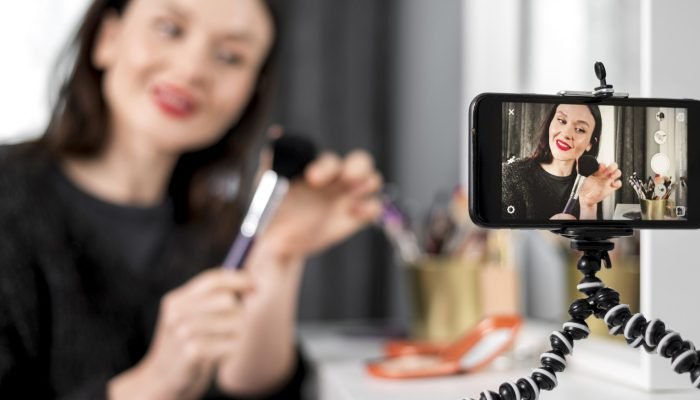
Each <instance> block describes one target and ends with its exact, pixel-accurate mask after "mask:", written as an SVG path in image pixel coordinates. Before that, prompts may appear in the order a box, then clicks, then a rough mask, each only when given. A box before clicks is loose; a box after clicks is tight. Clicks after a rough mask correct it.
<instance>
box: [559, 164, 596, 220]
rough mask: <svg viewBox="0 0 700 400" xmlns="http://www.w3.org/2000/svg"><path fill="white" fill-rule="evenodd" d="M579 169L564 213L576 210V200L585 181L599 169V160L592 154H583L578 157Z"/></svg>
mask: <svg viewBox="0 0 700 400" xmlns="http://www.w3.org/2000/svg"><path fill="white" fill-rule="evenodd" d="M577 169H578V175H577V176H576V181H574V187H572V188H571V194H570V195H569V200H568V201H567V202H566V206H565V207H564V211H562V213H563V214H571V213H573V212H574V207H576V201H578V195H579V192H580V191H581V186H583V181H584V180H586V178H587V177H589V176H591V175H593V174H594V173H595V172H596V171H598V160H596V158H595V157H593V156H591V155H584V156H581V157H580V158H579V159H578V168H577Z"/></svg>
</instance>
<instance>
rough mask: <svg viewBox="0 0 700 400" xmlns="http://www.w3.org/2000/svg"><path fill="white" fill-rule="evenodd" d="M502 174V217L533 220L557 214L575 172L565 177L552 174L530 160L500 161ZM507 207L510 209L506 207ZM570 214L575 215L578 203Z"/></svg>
mask: <svg viewBox="0 0 700 400" xmlns="http://www.w3.org/2000/svg"><path fill="white" fill-rule="evenodd" d="M502 176H503V194H502V198H503V212H502V215H503V217H504V218H510V219H520V220H522V219H527V220H533V221H546V220H549V219H550V218H551V217H552V216H554V215H555V214H560V213H561V212H562V211H563V210H564V207H565V206H566V202H567V201H568V200H569V195H570V194H571V189H572V188H573V187H574V182H575V181H576V172H575V171H573V172H572V174H571V175H569V176H563V177H562V176H555V175H552V174H550V173H549V172H547V171H545V170H544V168H542V166H541V165H540V164H539V163H538V162H536V161H533V160H530V159H519V160H515V161H513V162H510V163H507V162H506V163H503V166H502ZM509 206H512V207H513V208H512V209H510V210H508V207H509ZM509 211H513V212H512V213H510V212H509ZM573 215H574V216H576V217H577V218H578V215H579V205H578V202H577V203H576V207H575V208H574V211H573Z"/></svg>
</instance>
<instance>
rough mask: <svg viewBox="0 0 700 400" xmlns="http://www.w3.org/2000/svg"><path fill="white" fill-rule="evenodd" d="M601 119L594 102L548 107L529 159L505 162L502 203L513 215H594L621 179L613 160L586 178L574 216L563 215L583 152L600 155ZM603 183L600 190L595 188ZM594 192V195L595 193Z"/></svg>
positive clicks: (594, 216)
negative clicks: (602, 188) (535, 145)
mask: <svg viewBox="0 0 700 400" xmlns="http://www.w3.org/2000/svg"><path fill="white" fill-rule="evenodd" d="M601 132H602V119H601V116H600V110H599V109H598V106H596V105H577V104H558V105H553V106H551V107H550V108H549V110H548V112H547V113H546V115H545V117H544V121H543V123H542V127H541V129H540V131H539V137H538V139H537V147H536V148H535V150H534V152H533V154H532V155H531V156H530V157H527V158H522V159H518V160H515V159H513V160H509V161H508V162H506V163H504V164H503V168H502V176H503V193H502V198H503V204H508V205H509V208H508V212H507V214H508V215H507V217H508V218H514V219H531V220H540V221H541V220H547V219H597V218H599V216H600V205H599V203H600V202H601V201H602V200H603V199H604V198H606V197H608V196H609V195H610V194H611V193H612V192H614V191H615V190H617V189H618V188H619V187H620V186H621V183H620V182H619V180H618V178H619V177H620V175H621V172H620V170H619V169H618V167H617V165H616V164H615V163H612V164H610V165H609V166H606V165H604V164H601V166H600V170H599V171H598V172H596V174H594V175H592V176H591V177H590V178H589V179H586V180H585V181H584V183H583V185H582V187H581V195H580V197H579V201H578V202H577V203H576V206H575V207H574V209H573V211H572V214H569V213H566V214H564V213H562V210H564V209H565V206H566V204H567V201H568V198H569V194H570V193H571V190H572V188H573V186H574V183H575V181H576V176H577V164H578V160H579V159H580V158H581V157H582V156H583V155H590V156H592V157H594V158H595V157H597V156H598V151H599V148H600V136H601ZM599 187H604V190H598V189H599ZM594 193H595V194H594Z"/></svg>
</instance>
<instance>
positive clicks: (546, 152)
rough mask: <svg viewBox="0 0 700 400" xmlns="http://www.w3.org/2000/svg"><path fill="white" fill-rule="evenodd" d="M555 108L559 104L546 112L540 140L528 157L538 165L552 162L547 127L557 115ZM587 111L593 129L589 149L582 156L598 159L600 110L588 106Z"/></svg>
mask: <svg viewBox="0 0 700 400" xmlns="http://www.w3.org/2000/svg"><path fill="white" fill-rule="evenodd" d="M557 107H559V104H555V105H554V106H552V109H551V110H549V111H548V112H547V115H546V117H545V119H544V122H543V123H542V127H541V128H540V138H539V140H538V142H537V148H536V149H535V152H534V153H533V154H532V156H530V159H531V160H534V161H536V162H538V163H542V164H549V163H551V162H552V160H553V157H552V150H551V149H550V148H549V125H550V124H551V123H552V120H553V119H554V115H555V114H556V113H557ZM588 109H589V110H590V111H591V114H592V115H593V120H594V121H595V127H593V134H592V135H591V149H590V150H588V151H587V152H585V153H584V154H589V155H592V156H593V157H598V151H599V149H600V133H601V131H602V129H603V128H602V125H603V122H602V118H601V117H600V109H599V108H598V106H597V105H595V104H588Z"/></svg>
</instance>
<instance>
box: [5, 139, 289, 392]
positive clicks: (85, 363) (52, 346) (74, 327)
mask: <svg viewBox="0 0 700 400" xmlns="http://www.w3.org/2000/svg"><path fill="white" fill-rule="evenodd" d="M52 168H55V167H54V164H53V163H52V162H51V160H50V158H49V157H48V156H46V155H44V154H43V153H42V152H41V151H37V150H35V149H34V148H31V147H29V146H20V147H17V146H12V147H4V148H2V149H0V398H2V399H6V398H32V399H39V398H42V399H43V398H61V399H88V398H90V399H92V398H104V396H105V384H106V382H107V381H108V380H109V379H110V378H111V377H113V376H115V375H117V374H119V373H120V372H122V371H124V370H126V369H129V368H130V367H132V366H134V365H135V364H136V363H138V361H139V360H140V359H141V358H142V357H143V356H144V354H145V353H146V350H147V348H148V345H149V343H150V339H151V336H152V334H153V327H154V325H155V321H156V317H157V311H158V305H159V302H160V298H161V297H162V296H163V295H164V294H165V293H166V292H168V291H170V290H172V289H173V288H175V287H178V286H180V285H182V284H183V283H185V282H186V281H187V280H189V279H190V278H191V277H192V276H194V275H196V274H197V273H199V272H201V271H202V270H203V269H204V268H207V267H211V266H213V265H216V264H217V262H219V261H220V257H221V255H220V254H218V253H217V252H216V251H214V250H213V249H212V248H211V247H210V246H208V245H207V243H206V241H204V240H202V237H203V235H202V234H201V232H198V231H197V230H196V229H194V228H192V227H183V226H178V225H173V227H172V229H169V230H168V232H167V235H166V237H165V238H164V240H163V243H162V245H160V246H161V249H159V251H157V253H158V254H159V257H157V258H156V259H154V262H153V264H152V268H150V269H148V270H146V271H137V270H134V269H133V268H128V267H127V266H126V265H125V263H126V262H127V260H126V258H125V257H123V254H120V253H119V251H117V249H115V246H110V243H109V241H108V240H94V239H95V237H97V236H100V237H109V235H105V232H103V231H100V232H98V231H96V229H95V227H94V225H90V224H87V223H85V221H84V219H85V218H84V217H82V211H81V210H80V209H79V208H78V207H75V206H71V205H70V204H66V203H65V202H61V201H59V196H58V193H57V192H56V185H55V182H52V179H55V176H52ZM102 229H104V230H107V231H108V230H109V227H103V228H102ZM302 377H303V368H302V364H301V361H299V363H298V366H297V369H296V372H295V375H294V377H293V378H292V379H291V380H290V382H289V383H288V384H287V386H285V387H284V388H282V389H281V390H280V392H279V393H276V394H274V395H272V396H271V398H296V397H298V396H299V393H300V384H301V379H302ZM216 397H219V395H218V394H217V393H216V391H215V390H211V391H210V393H209V397H208V398H216Z"/></svg>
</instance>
